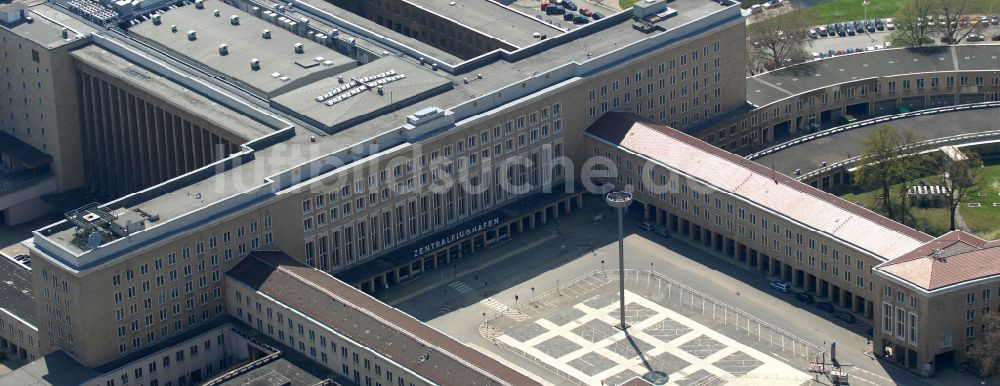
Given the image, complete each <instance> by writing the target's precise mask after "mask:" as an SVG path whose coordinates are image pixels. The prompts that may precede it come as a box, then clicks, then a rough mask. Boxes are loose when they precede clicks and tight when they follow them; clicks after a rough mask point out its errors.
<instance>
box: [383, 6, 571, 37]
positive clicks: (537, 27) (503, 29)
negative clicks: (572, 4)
mask: <svg viewBox="0 0 1000 386" xmlns="http://www.w3.org/2000/svg"><path fill="white" fill-rule="evenodd" d="M401 1H403V2H407V3H411V4H413V5H415V6H417V7H418V8H423V9H425V10H427V11H429V12H433V13H436V14H438V15H441V16H442V17H445V18H447V19H450V20H452V21H454V22H456V23H459V24H462V25H465V26H467V27H469V28H472V29H474V30H476V31H479V32H481V33H483V34H485V35H488V36H491V37H493V38H495V39H498V40H501V41H504V42H507V43H508V44H510V45H512V46H515V47H519V48H520V47H525V46H529V45H531V44H533V43H535V42H538V39H536V38H534V37H533V36H532V34H533V33H535V32H540V33H543V34H547V35H549V37H552V36H554V35H558V34H562V33H563V31H562V30H559V29H557V28H555V27H553V26H551V25H548V24H545V23H544V22H542V21H540V20H538V19H535V18H532V17H529V16H527V15H524V14H521V13H518V12H515V11H514V10H512V9H510V8H508V7H505V6H503V5H500V3H498V2H495V1H484V0H463V1H454V2H452V1H446V0H401ZM511 3H512V4H515V3H514V2H511ZM452 4H454V5H452ZM531 4H534V3H531ZM538 4H541V2H539V3H538ZM571 24H572V23H571Z"/></svg>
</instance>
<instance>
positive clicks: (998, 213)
mask: <svg viewBox="0 0 1000 386" xmlns="http://www.w3.org/2000/svg"><path fill="white" fill-rule="evenodd" d="M982 173H983V179H982V182H981V183H980V184H979V192H980V193H979V194H973V195H972V197H968V198H966V200H965V201H966V202H978V203H979V204H980V205H981V206H980V207H978V208H970V207H969V206H968V205H967V204H966V203H963V204H962V208H961V209H959V212H960V213H961V214H962V218H964V219H965V223H966V224H968V225H969V228H972V231H973V232H974V233H975V234H976V235H977V236H979V237H982V238H984V239H986V240H994V239H1000V206H993V203H994V202H1000V164H989V165H986V166H985V167H983V171H982ZM983 194H985V195H983Z"/></svg>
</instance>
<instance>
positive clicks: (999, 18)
mask: <svg viewBox="0 0 1000 386" xmlns="http://www.w3.org/2000/svg"><path fill="white" fill-rule="evenodd" d="M990 24H993V25H997V24H1000V16H998V15H993V16H990Z"/></svg>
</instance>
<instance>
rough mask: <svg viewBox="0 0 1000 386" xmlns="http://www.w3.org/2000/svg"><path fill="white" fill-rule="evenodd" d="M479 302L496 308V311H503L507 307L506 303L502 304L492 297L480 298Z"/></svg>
mask: <svg viewBox="0 0 1000 386" xmlns="http://www.w3.org/2000/svg"><path fill="white" fill-rule="evenodd" d="M479 304H482V305H484V306H487V307H489V308H492V309H494V310H497V311H503V310H506V309H507V306H506V305H504V304H503V303H500V302H499V301H497V300H496V299H493V298H486V299H483V300H480V301H479Z"/></svg>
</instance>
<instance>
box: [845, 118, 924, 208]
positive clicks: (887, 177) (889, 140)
mask: <svg viewBox="0 0 1000 386" xmlns="http://www.w3.org/2000/svg"><path fill="white" fill-rule="evenodd" d="M914 142H915V139H914V136H913V133H910V132H908V131H904V132H899V131H896V129H895V128H893V127H892V126H888V125H885V126H879V127H878V128H876V129H875V131H874V132H872V133H871V134H870V135H869V136H868V138H866V139H865V141H864V143H862V145H861V156H860V158H859V159H858V164H857V171H856V172H855V175H856V179H857V181H858V183H859V184H860V185H862V186H867V187H870V188H876V189H878V190H879V191H880V192H881V196H882V197H881V205H882V208H883V209H885V212H886V217H889V218H890V219H895V218H896V216H895V215H896V211H895V210H894V209H895V208H896V206H895V203H894V202H893V201H894V200H893V194H892V193H893V192H892V186H893V185H895V184H897V183H900V182H903V181H904V179H905V178H907V176H909V173H910V170H911V169H912V168H914V164H913V163H914V162H915V161H914V158H913V157H910V156H912V155H913V153H912V151H913V150H912V149H909V145H911V144H913V143H914ZM911 179H912V178H911ZM900 213H902V211H900Z"/></svg>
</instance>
